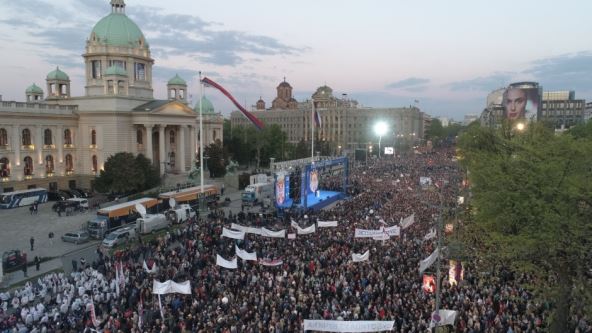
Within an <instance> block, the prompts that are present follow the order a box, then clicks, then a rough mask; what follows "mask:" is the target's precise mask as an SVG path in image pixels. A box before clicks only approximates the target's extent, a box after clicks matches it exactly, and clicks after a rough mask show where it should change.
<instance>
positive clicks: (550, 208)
mask: <svg viewBox="0 0 592 333" xmlns="http://www.w3.org/2000/svg"><path fill="white" fill-rule="evenodd" d="M591 129H592V127H591ZM582 137H585V135H582ZM459 148H460V152H459V153H460V157H461V162H462V163H463V165H464V166H465V167H466V168H467V170H468V171H469V180H470V182H471V186H472V187H471V191H472V194H473V198H472V206H473V208H474V209H473V211H472V212H473V214H472V216H473V217H474V224H472V225H470V226H469V228H471V230H472V231H473V233H474V234H476V235H480V238H479V240H478V241H479V244H480V248H479V249H481V250H482V251H481V252H480V255H481V256H483V258H484V259H486V261H485V262H487V263H490V264H491V263H503V264H504V265H507V266H511V268H513V269H514V270H517V271H519V272H527V273H529V274H532V275H533V276H534V277H535V278H536V281H537V286H538V288H536V289H534V292H535V294H536V295H538V296H539V297H541V298H544V299H548V300H551V304H552V305H553V307H552V312H553V313H552V316H551V318H550V322H549V329H550V331H551V332H568V331H574V327H570V323H569V318H570V315H571V314H573V313H574V311H584V312H585V313H587V314H588V316H589V315H590V314H591V313H592V311H591V309H590V306H591V304H592V296H591V290H592V289H590V288H591V287H592V286H590V277H589V276H587V274H589V272H590V269H592V264H591V263H592V243H591V242H592V224H591V223H590V222H589V221H590V219H591V217H592V199H591V198H592V181H590V178H591V176H592V169H591V168H590V165H592V140H591V139H590V137H588V138H576V137H574V136H573V135H570V134H567V135H561V136H556V135H555V134H554V133H553V131H552V130H549V129H548V128H545V127H544V126H543V125H541V124H532V125H530V127H529V128H528V129H526V130H525V131H524V132H520V131H517V130H515V129H514V128H513V126H512V124H511V123H505V124H504V125H503V126H502V128H501V129H500V130H493V129H489V128H480V127H477V126H474V127H470V128H468V129H467V131H466V132H465V133H463V134H462V136H461V138H460V142H459ZM489 267H492V266H489Z"/></svg>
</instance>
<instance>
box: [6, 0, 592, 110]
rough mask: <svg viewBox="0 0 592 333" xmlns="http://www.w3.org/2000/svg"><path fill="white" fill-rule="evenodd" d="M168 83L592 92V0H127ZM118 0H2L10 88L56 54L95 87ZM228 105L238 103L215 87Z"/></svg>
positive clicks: (455, 100)
mask: <svg viewBox="0 0 592 333" xmlns="http://www.w3.org/2000/svg"><path fill="white" fill-rule="evenodd" d="M125 2H126V5H127V7H126V13H127V15H128V16H129V17H130V18H132V19H133V20H134V22H136V24H138V26H139V27H140V29H141V30H142V31H143V32H144V35H145V36H146V38H147V40H148V42H149V44H150V48H151V52H152V57H153V58H154V59H155V66H154V81H153V88H154V90H155V97H156V98H165V97H166V81H168V79H170V78H171V77H173V76H174V75H175V73H178V74H179V75H180V76H181V77H183V78H184V79H185V80H186V81H187V82H188V83H189V91H190V92H189V93H190V94H192V95H193V101H194V102H195V101H197V97H198V85H197V82H198V78H197V72H198V71H199V70H201V71H202V72H203V73H204V74H205V75H206V76H208V77H210V78H211V79H213V80H214V81H217V82H218V83H220V84H222V85H223V86H224V87H225V88H227V89H228V90H229V91H230V92H231V93H232V94H233V95H234V96H235V97H236V99H237V100H238V101H239V102H241V103H246V105H247V106H248V108H249V109H250V106H251V105H254V104H255V102H256V101H257V99H259V96H262V97H263V99H264V100H265V102H266V103H267V106H271V101H272V100H273V98H274V97H275V95H276V90H275V88H276V87H277V85H278V84H279V83H280V82H281V81H282V80H283V77H286V81H288V82H289V83H290V84H291V85H292V87H293V89H294V97H295V98H296V99H298V100H304V99H306V98H309V97H310V95H311V94H312V93H313V92H314V91H315V90H316V88H317V87H319V86H321V85H324V84H327V85H328V86H330V87H331V88H333V91H334V95H335V96H336V97H341V96H342V94H343V93H345V94H347V95H348V97H349V98H353V99H356V100H358V101H359V102H360V103H361V104H362V105H363V106H370V107H400V106H409V105H412V104H414V100H419V104H418V106H419V107H420V108H421V109H422V110H423V111H425V112H427V113H428V114H430V115H432V116H447V117H453V118H455V119H457V120H460V119H462V117H463V116H464V115H465V114H467V113H473V114H478V113H480V112H481V110H483V108H484V106H485V98H486V96H487V94H488V93H489V92H490V91H492V90H493V89H496V88H499V87H502V86H506V85H507V84H508V83H510V82H513V81H524V80H532V81H538V82H539V83H540V84H541V85H542V86H543V88H544V90H575V91H576V97H577V98H585V99H588V100H590V99H592V38H591V37H590V36H592V24H591V23H590V13H592V1H584V0H580V1H573V0H572V1H561V2H559V1H547V0H538V1H534V0H533V1H516V0H512V1H506V0H498V1H487V2H486V1H475V0H462V1H461V0H458V1H456V0H452V1H442V0H433V1H432V0H421V1H402V0H384V1H379V0H375V1H372V0H370V1H361V0H357V1H349V0H345V1H344V0H341V1H336V0H317V1H311V0H297V1H271V0H269V1H267V0H266V1H262V0H252V1H238V0H237V1H226V0H216V1H203V0H167V1H159V0H126V1H125ZM110 11H111V8H110V5H109V0H54V1H49V0H27V1H9V0H0V52H1V54H2V61H1V62H0V71H1V73H2V75H1V79H0V94H1V95H3V99H4V100H17V101H24V99H25V96H24V91H25V89H26V87H27V86H29V85H30V84H32V83H36V84H37V85H39V86H40V87H42V88H43V89H44V90H46V87H45V76H46V75H47V73H49V72H50V71H51V70H53V69H55V67H56V65H59V66H60V69H63V70H64V71H65V72H66V73H68V74H69V75H70V78H71V80H72V84H71V86H72V95H73V96H80V95H82V94H83V93H84V73H83V71H84V62H83V59H82V57H81V54H83V53H84V47H85V41H86V39H87V38H88V36H89V34H90V32H91V30H92V28H93V26H94V25H95V23H96V22H98V21H99V20H100V19H101V18H102V17H104V16H106V15H108V14H109V13H110ZM206 95H207V96H208V98H210V99H211V100H212V102H213V103H214V105H215V108H216V110H217V111H221V112H222V113H223V114H225V115H227V114H229V112H230V111H232V110H234V106H233V105H232V104H231V103H230V102H229V101H228V100H226V99H224V98H223V97H222V96H221V95H220V94H219V93H218V92H217V91H214V90H212V89H207V90H206Z"/></svg>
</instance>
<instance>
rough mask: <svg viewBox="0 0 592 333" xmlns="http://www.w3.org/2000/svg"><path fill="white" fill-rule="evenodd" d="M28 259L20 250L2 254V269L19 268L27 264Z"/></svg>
mask: <svg viewBox="0 0 592 333" xmlns="http://www.w3.org/2000/svg"><path fill="white" fill-rule="evenodd" d="M25 260H26V257H25V255H24V254H23V253H22V252H21V251H20V250H10V251H6V252H4V253H3V254H2V267H3V268H4V269H8V268H12V267H18V266H21V265H23V264H25Z"/></svg>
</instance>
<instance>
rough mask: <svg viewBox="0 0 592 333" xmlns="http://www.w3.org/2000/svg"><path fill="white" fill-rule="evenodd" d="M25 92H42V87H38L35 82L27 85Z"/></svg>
mask: <svg viewBox="0 0 592 333" xmlns="http://www.w3.org/2000/svg"><path fill="white" fill-rule="evenodd" d="M25 93H27V94H43V89H41V88H39V87H38V86H37V85H36V84H35V83H33V84H32V85H30V86H29V88H27V90H25Z"/></svg>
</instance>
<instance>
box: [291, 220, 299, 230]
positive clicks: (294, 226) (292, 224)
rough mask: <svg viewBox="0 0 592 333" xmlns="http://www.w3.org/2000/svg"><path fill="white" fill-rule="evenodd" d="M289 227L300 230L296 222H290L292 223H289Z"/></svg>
mask: <svg viewBox="0 0 592 333" xmlns="http://www.w3.org/2000/svg"><path fill="white" fill-rule="evenodd" d="M290 226H291V227H292V228H295V229H296V230H298V229H300V226H299V225H298V222H296V221H294V220H292V222H290Z"/></svg>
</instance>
